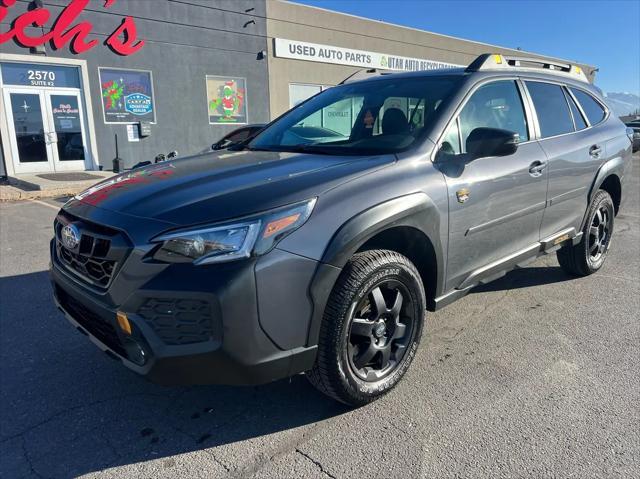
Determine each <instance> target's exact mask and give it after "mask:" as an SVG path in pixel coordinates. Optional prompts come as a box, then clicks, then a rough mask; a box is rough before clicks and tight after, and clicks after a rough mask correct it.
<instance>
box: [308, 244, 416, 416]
mask: <svg viewBox="0 0 640 479" xmlns="http://www.w3.org/2000/svg"><path fill="white" fill-rule="evenodd" d="M425 311H426V300H425V293H424V288H423V285H422V280H421V278H420V274H419V273H418V271H417V269H416V267H415V266H414V265H413V264H412V263H411V261H409V260H408V259H407V258H406V257H404V256H402V255H401V254H399V253H396V252H394V251H387V250H371V251H364V252H361V253H358V254H356V255H355V256H354V257H353V258H352V259H351V261H349V263H348V264H347V265H346V266H345V268H344V270H343V272H342V274H341V276H340V278H339V279H338V281H337V283H336V285H335V287H334V288H333V291H332V293H331V296H330V298H329V302H328V304H327V307H326V310H325V313H324V318H323V322H322V327H321V330H320V338H319V341H318V356H317V359H316V363H315V365H314V367H313V369H312V370H311V371H309V372H308V373H307V376H308V378H309V380H310V382H311V383H312V384H313V385H314V386H315V387H316V388H318V389H319V390H320V391H322V392H323V393H325V394H327V395H329V396H331V397H333V398H334V399H337V400H338V401H341V402H343V403H346V404H349V405H353V406H361V405H363V404H366V403H368V402H371V401H373V400H374V399H376V398H378V397H379V396H381V395H383V394H384V393H386V392H387V391H389V390H390V389H391V388H392V387H394V386H395V385H396V384H397V383H398V381H400V379H401V378H402V376H403V375H404V374H405V372H406V371H407V368H408V367H409V365H410V364H411V361H412V360H413V357H414V356H415V354H416V351H417V348H418V344H419V342H420V336H421V334H422V328H423V324H424V318H425Z"/></svg>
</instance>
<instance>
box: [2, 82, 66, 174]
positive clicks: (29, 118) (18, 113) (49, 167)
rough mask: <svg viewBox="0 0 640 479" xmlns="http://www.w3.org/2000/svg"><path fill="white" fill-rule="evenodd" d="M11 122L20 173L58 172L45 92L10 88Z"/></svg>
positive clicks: (8, 91)
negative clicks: (50, 138) (47, 120)
mask: <svg viewBox="0 0 640 479" xmlns="http://www.w3.org/2000/svg"><path fill="white" fill-rule="evenodd" d="M4 102H5V105H7V117H8V118H7V121H8V123H9V135H10V137H11V138H10V142H11V150H12V156H13V162H14V168H15V171H16V173H34V172H41V171H54V170H53V161H52V160H53V158H52V147H51V142H50V141H49V138H48V137H47V125H46V123H47V122H46V116H47V115H46V108H45V104H44V93H43V92H34V91H33V90H26V89H6V90H5V98H4Z"/></svg>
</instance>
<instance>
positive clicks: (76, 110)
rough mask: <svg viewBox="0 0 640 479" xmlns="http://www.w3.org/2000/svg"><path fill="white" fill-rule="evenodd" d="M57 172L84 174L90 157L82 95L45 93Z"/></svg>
mask: <svg viewBox="0 0 640 479" xmlns="http://www.w3.org/2000/svg"><path fill="white" fill-rule="evenodd" d="M45 96H46V103H47V110H48V111H47V113H48V116H49V124H50V126H49V136H50V138H51V140H52V145H53V152H52V153H53V163H54V169H55V170H56V171H65V170H82V169H84V160H85V158H86V156H87V147H86V141H85V135H84V128H83V124H84V121H83V120H84V119H83V115H82V107H81V102H80V94H79V93H62V92H49V91H48V92H46V93H45Z"/></svg>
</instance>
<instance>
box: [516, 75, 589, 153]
mask: <svg viewBox="0 0 640 479" xmlns="http://www.w3.org/2000/svg"><path fill="white" fill-rule="evenodd" d="M527 82H532V83H546V84H548V85H555V86H558V87H560V90H561V91H562V97H563V98H564V102H565V103H566V105H567V110H569V118H571V124H572V125H573V131H568V132H566V133H559V134H557V135H552V136H545V137H543V136H542V130H541V129H540V121H539V119H538V112H537V111H536V105H535V103H534V102H533V97H532V96H531V93H530V92H529V88H528V87H527ZM522 83H523V85H524V87H525V88H526V89H527V96H528V97H529V101H531V109H532V112H533V114H534V116H535V122H536V139H537V140H538V141H544V140H548V139H550V138H559V137H561V136H565V135H572V134H574V133H577V132H578V131H585V130H587V129H588V128H589V123H588V122H587V128H583V129H582V130H576V124H575V122H574V120H573V113H572V112H571V105H569V101H568V99H567V96H566V94H565V87H566V83H562V82H559V81H553V80H546V79H539V78H535V79H534V78H523V79H522ZM576 106H577V107H578V108H580V104H578V103H576ZM580 113H581V114H582V117H583V118H584V117H585V115H584V111H582V108H580ZM585 121H586V120H585Z"/></svg>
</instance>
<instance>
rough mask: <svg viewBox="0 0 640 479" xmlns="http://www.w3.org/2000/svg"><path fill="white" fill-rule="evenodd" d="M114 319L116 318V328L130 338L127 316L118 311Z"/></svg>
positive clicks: (129, 324) (129, 325)
mask: <svg viewBox="0 0 640 479" xmlns="http://www.w3.org/2000/svg"><path fill="white" fill-rule="evenodd" d="M116 317H117V318H118V326H120V329H122V331H123V332H124V333H126V334H128V335H129V336H131V323H129V319H128V318H127V314H126V313H123V312H122V311H118V312H117V313H116Z"/></svg>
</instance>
